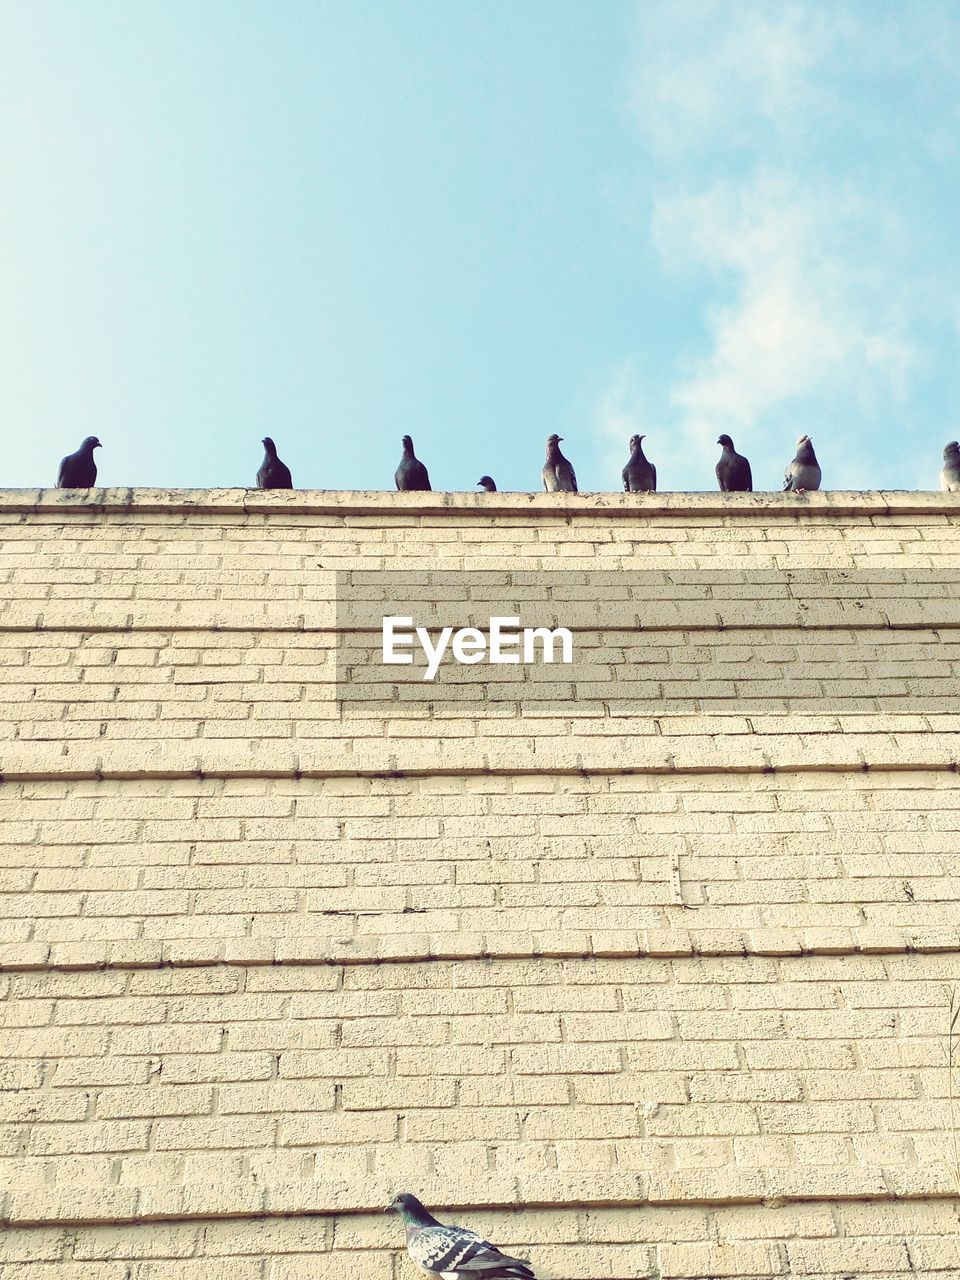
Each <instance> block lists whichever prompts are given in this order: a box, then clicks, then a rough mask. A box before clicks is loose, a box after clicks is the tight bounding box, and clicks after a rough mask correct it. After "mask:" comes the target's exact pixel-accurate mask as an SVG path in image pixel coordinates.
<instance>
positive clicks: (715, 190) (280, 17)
mask: <svg viewBox="0 0 960 1280" xmlns="http://www.w3.org/2000/svg"><path fill="white" fill-rule="evenodd" d="M958 152H960V7H958V6H957V5H956V4H955V3H953V2H952V0H945V2H943V3H941V2H940V0H911V3H909V4H904V3H901V2H900V0H897V2H896V3H886V2H885V0H867V2H865V3H860V2H856V3H849V2H844V0H833V2H831V3H826V2H824V0H776V2H771V0H760V2H754V0H716V2H713V0H639V3H637V2H633V0H630V2H628V0H590V2H589V3H587V2H586V0H576V2H575V3H574V2H570V0H523V2H522V3H517V0H482V2H481V0H470V2H469V3H468V2H467V0H379V2H376V3H375V2H374V0H350V3H343V0H333V2H327V0H309V2H300V0H282V3H275V2H273V0H256V2H250V0H225V2H224V0H203V3H201V4H197V3H196V2H195V0H138V3H137V4H130V3H129V2H128V0H0V192H2V198H0V432H2V435H3V438H4V441H5V448H4V450H3V454H2V465H0V485H2V486H3V487H21V486H23V487H32V486H38V485H49V484H51V483H53V480H54V478H55V476H56V470H57V464H58V461H59V459H60V457H61V456H62V455H63V454H65V453H67V452H70V451H72V450H73V449H74V448H75V447H76V446H77V445H78V444H79V442H80V440H81V439H82V438H83V437H84V436H86V435H89V434H96V435H98V436H99V437H100V439H101V441H102V442H103V448H102V449H101V450H100V451H98V454H97V461H98V465H99V468H100V476H99V478H100V481H101V483H103V484H107V485H124V486H125V485H148V486H159V487H166V486H174V487H186V488H194V487H197V488H199V487H207V486H215V487H224V486H247V485H252V484H253V483H254V476H255V474H256V470H257V467H258V466H259V463H260V459H261V456H262V449H261V446H260V440H261V438H262V437H263V436H264V435H266V434H269V435H271V436H273V437H274V439H275V440H276V441H277V445H278V449H279V453H280V456H281V457H282V458H283V459H284V460H285V461H286V462H287V463H288V464H289V465H290V467H291V469H292V471H293V476H294V482H295V483H296V484H297V485H298V487H303V488H324V489H341V488H342V489H384V488H392V487H393V472H394V470H395V468H396V465H397V462H398V461H399V458H400V437H401V436H402V435H404V434H405V433H409V434H411V435H412V436H413V438H414V441H415V444H416V450H417V454H418V456H419V457H421V458H422V459H423V460H424V461H425V462H426V464H427V466H428V467H429V470H430V475H431V479H432V482H433V487H434V488H436V489H467V490H470V489H473V488H474V487H475V481H476V480H477V479H478V478H479V476H480V475H481V474H483V473H484V472H489V473H491V474H492V475H493V476H494V478H495V479H496V480H497V482H498V484H499V486H500V488H502V489H520V490H523V489H535V488H539V487H540V480H539V474H540V467H541V465H542V462H543V452H544V448H543V444H544V438H545V437H546V436H547V435H548V434H550V433H551V432H557V433H558V434H559V435H561V436H563V438H564V450H565V452H566V453H567V455H568V456H569V457H570V458H571V460H572V461H573V463H574V465H575V466H576V469H577V474H578V477H579V481H580V488H581V490H604V489H606V490H610V489H617V488H619V487H620V470H621V468H622V466H623V464H624V462H625V461H626V459H627V456H628V448H627V441H628V440H629V437H630V436H631V435H632V434H634V433H635V432H641V433H644V434H645V435H646V437H647V439H646V441H645V447H646V450H647V454H648V456H649V457H650V458H651V459H652V460H653V461H654V462H655V463H656V464H657V468H658V473H659V486H660V489H661V490H698V489H713V488H715V486H716V482H715V478H714V472H713V468H714V464H715V462H716V459H717V457H718V455H719V449H718V448H717V446H716V443H715V442H716V439H717V436H718V434H720V433H721V432H728V433H729V434H731V435H732V436H733V438H734V440H735V442H736V445H737V448H738V449H739V450H740V451H741V452H743V453H745V454H747V456H748V457H750V459H751V461H752V463H753V472H754V483H755V486H756V487H757V488H758V489H763V488H770V489H778V488H780V485H781V483H782V475H783V468H784V466H785V465H786V463H787V462H788V461H789V459H790V458H791V457H792V456H793V452H794V447H795V442H796V439H797V437H798V436H799V435H801V434H809V435H811V436H812V437H813V440H814V444H815V447H816V450H817V454H818V457H819V459H820V462H821V465H822V467H823V472H824V488H833V489H873V488H935V487H936V486H937V475H938V472H939V469H940V465H941V455H942V449H943V445H944V444H945V443H946V442H947V441H948V440H951V439H955V438H957V437H958V436H960V358H958V357H960V253H958V228H960V219H958V211H960V164H958V159H960V154H958Z"/></svg>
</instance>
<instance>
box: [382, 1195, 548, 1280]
mask: <svg viewBox="0 0 960 1280" xmlns="http://www.w3.org/2000/svg"><path fill="white" fill-rule="evenodd" d="M386 1212H387V1213H399V1215H400V1217H401V1218H402V1219H403V1225H404V1226H405V1227H406V1229H407V1254H408V1256H409V1257H410V1260H411V1261H412V1262H415V1263H416V1264H417V1266H418V1267H419V1268H420V1270H421V1271H424V1272H426V1274H427V1275H428V1276H440V1277H442V1280H536V1276H535V1275H534V1272H533V1268H532V1267H531V1266H530V1264H529V1262H526V1261H524V1259H523V1258H510V1257H508V1256H507V1255H506V1254H505V1253H501V1252H500V1250H499V1249H498V1248H496V1246H495V1245H492V1244H491V1243H490V1242H489V1241H488V1240H484V1239H482V1238H481V1237H480V1236H478V1235H477V1233H476V1232H475V1231H469V1230H467V1228H466V1227H451V1226H444V1224H443V1223H441V1222H438V1221H437V1220H436V1218H435V1217H434V1216H433V1214H432V1213H428V1212H427V1210H426V1209H425V1208H424V1207H423V1205H422V1204H421V1203H420V1201H419V1200H418V1199H417V1197H416V1196H411V1195H408V1194H407V1193H406V1192H402V1193H401V1194H400V1195H398V1196H394V1198H393V1199H392V1200H391V1201H390V1203H389V1204H388V1205H387V1209H386Z"/></svg>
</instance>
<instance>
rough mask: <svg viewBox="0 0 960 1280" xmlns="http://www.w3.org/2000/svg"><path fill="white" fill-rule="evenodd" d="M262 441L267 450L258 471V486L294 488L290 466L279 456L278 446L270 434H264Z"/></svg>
mask: <svg viewBox="0 0 960 1280" xmlns="http://www.w3.org/2000/svg"><path fill="white" fill-rule="evenodd" d="M260 443H261V444H262V445H263V447H264V449H265V450H266V452H265V453H264V455H263V461H262V462H261V463H260V470H259V471H258V472H257V488H258V489H292V488H293V477H292V476H291V474H290V468H289V467H288V466H287V464H286V463H285V462H281V461H280V459H279V458H278V457H277V446H276V445H275V444H274V443H273V441H272V440H271V439H270V437H269V436H264V437H263V440H262V441H261V442H260Z"/></svg>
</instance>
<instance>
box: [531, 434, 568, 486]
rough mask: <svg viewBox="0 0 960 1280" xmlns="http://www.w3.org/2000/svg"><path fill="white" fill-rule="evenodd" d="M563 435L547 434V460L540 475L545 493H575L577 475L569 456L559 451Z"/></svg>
mask: <svg viewBox="0 0 960 1280" xmlns="http://www.w3.org/2000/svg"><path fill="white" fill-rule="evenodd" d="M562 439H563V436H547V460H546V462H545V463H544V464H543V469H542V470H541V472H540V475H541V476H542V477H543V487H544V489H546V491H547V493H576V492H577V475H576V472H575V471H574V469H573V464H572V463H571V462H570V459H569V458H565V457H564V456H563V454H562V453H561V452H560V441H561V440H562Z"/></svg>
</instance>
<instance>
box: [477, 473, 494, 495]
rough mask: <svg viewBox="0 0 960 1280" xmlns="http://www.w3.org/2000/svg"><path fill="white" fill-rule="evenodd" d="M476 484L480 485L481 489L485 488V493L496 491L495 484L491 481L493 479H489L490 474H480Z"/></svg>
mask: <svg viewBox="0 0 960 1280" xmlns="http://www.w3.org/2000/svg"><path fill="white" fill-rule="evenodd" d="M477 484H478V485H480V487H481V488H482V489H485V490H486V491H487V493H496V492H497V486H496V485H495V484H494V483H493V480H492V479H491V477H490V476H481V477H480V479H479V480H478V481H477Z"/></svg>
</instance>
